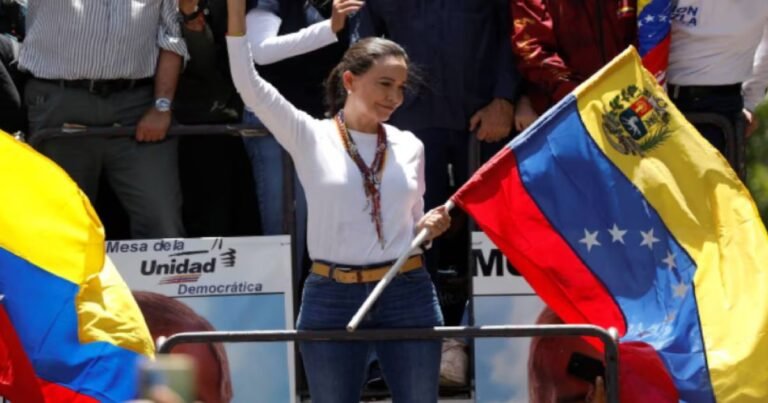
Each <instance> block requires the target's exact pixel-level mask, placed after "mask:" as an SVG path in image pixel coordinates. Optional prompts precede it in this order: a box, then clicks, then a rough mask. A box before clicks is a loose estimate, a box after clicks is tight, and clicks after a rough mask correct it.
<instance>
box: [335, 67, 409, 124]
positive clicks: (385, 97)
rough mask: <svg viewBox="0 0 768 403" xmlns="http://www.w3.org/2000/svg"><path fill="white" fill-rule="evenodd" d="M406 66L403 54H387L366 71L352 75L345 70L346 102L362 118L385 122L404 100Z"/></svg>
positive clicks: (406, 75) (406, 76) (406, 77)
mask: <svg viewBox="0 0 768 403" xmlns="http://www.w3.org/2000/svg"><path fill="white" fill-rule="evenodd" d="M407 79H408V66H407V64H406V63H405V60H404V59H403V58H402V57H395V56H387V57H382V58H380V59H378V60H376V61H375V62H374V63H373V65H372V66H371V68H370V69H368V71H366V72H365V73H363V74H361V75H355V74H353V73H351V72H349V71H347V72H345V73H344V86H345V87H346V89H347V90H348V91H349V93H348V96H347V103H348V104H350V103H351V104H353V105H351V106H353V108H351V109H352V110H354V111H355V113H359V114H363V115H365V116H364V118H366V119H371V120H375V121H376V122H384V121H387V120H388V119H389V117H390V116H391V115H392V113H393V112H395V110H396V109H397V108H398V107H399V106H400V105H401V104H402V103H403V91H404V89H405V83H406V80H407Z"/></svg>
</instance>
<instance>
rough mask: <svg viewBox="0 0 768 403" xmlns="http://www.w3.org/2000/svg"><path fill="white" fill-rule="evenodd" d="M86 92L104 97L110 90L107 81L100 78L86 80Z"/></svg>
mask: <svg viewBox="0 0 768 403" xmlns="http://www.w3.org/2000/svg"><path fill="white" fill-rule="evenodd" d="M88 92H90V93H91V94H94V95H98V96H100V97H104V98H106V97H107V96H109V94H110V93H111V92H112V91H111V88H110V85H109V82H107V81H100V80H90V81H88Z"/></svg>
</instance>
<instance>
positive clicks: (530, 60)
mask: <svg viewBox="0 0 768 403" xmlns="http://www.w3.org/2000/svg"><path fill="white" fill-rule="evenodd" d="M620 3H629V5H630V6H631V7H634V6H635V3H636V1H634V0H630V1H629V2H627V1H626V0H624V1H620V0H510V12H511V14H512V19H513V21H514V24H513V25H512V29H511V31H512V32H511V33H510V37H511V40H512V48H513V49H514V52H515V55H516V57H517V61H516V62H517V67H518V70H519V71H520V73H522V75H523V77H524V78H525V79H526V80H527V81H528V87H527V94H528V96H529V97H530V98H531V101H532V104H533V108H534V109H535V110H536V112H537V113H539V114H541V113H543V112H544V111H546V110H547V109H548V108H549V107H551V106H552V105H554V104H555V103H557V101H559V100H560V99H562V98H563V97H564V96H565V95H567V94H568V93H569V92H571V90H573V89H574V88H576V86H577V85H578V84H579V83H581V82H582V81H584V80H586V79H587V78H589V77H590V76H591V75H592V74H594V73H595V72H596V71H597V70H599V69H600V68H601V67H602V66H604V65H605V64H606V63H608V62H609V61H610V60H611V59H612V58H613V57H614V56H616V55H618V54H619V53H620V52H621V51H623V50H624V49H625V48H626V47H627V46H628V45H631V44H635V42H636V32H637V28H636V26H635V24H636V23H635V21H636V20H635V15H634V12H632V13H629V14H626V13H625V14H624V15H622V16H619V9H620V8H621V6H620ZM598 4H601V5H602V7H601V8H600V9H598V7H597V5H598ZM598 14H601V15H602V18H601V19H602V44H601V40H600V36H601V32H600V28H599V25H598V24H597V21H598V18H599V15H598Z"/></svg>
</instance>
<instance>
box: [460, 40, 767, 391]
mask: <svg viewBox="0 0 768 403" xmlns="http://www.w3.org/2000/svg"><path fill="white" fill-rule="evenodd" d="M453 200H454V201H455V202H456V203H457V204H458V205H460V206H461V207H462V208H464V209H465V210H466V211H468V212H469V213H470V214H471V215H472V216H474V218H475V219H476V220H477V222H478V223H479V225H480V227H481V228H482V229H483V231H485V233H486V234H487V235H488V236H489V237H490V238H491V240H493V242H494V243H495V244H496V245H497V246H499V248H500V249H501V250H502V251H503V252H504V253H505V254H506V255H507V257H508V258H509V259H510V261H511V262H512V264H513V265H514V266H515V267H516V268H518V270H519V271H520V272H521V273H522V274H523V275H524V276H525V277H526V279H527V280H528V281H529V283H530V284H531V286H532V287H533V288H534V289H535V290H536V292H537V293H538V294H539V295H540V296H541V297H542V299H543V300H544V301H545V302H546V303H547V304H548V305H549V306H550V307H551V308H552V309H553V310H554V311H555V312H556V313H557V314H558V315H559V316H561V317H562V318H563V319H564V320H565V321H566V322H567V323H592V324H596V325H599V326H602V327H605V328H608V327H615V328H617V329H618V330H619V332H620V335H621V347H625V348H624V349H623V350H620V365H623V368H624V369H627V370H630V371H631V370H632V369H633V368H632V366H633V365H634V364H633V362H632V358H633V357H632V354H631V353H630V354H624V353H623V351H630V350H632V349H629V347H637V346H645V347H648V350H649V351H651V352H652V354H655V355H657V357H658V359H659V360H660V361H661V362H662V363H663V367H664V368H665V371H660V372H661V373H655V371H648V370H644V369H642V368H634V370H635V371H634V372H635V373H636V375H639V376H641V377H643V378H644V379H645V380H651V381H653V380H654V379H655V380H657V381H658V382H656V384H658V385H663V384H664V382H665V380H664V379H662V378H661V377H666V376H668V377H669V379H670V380H671V381H672V382H673V383H674V386H675V389H676V390H677V393H678V394H679V399H680V401H683V402H696V403H703V402H715V401H716V402H721V403H724V402H739V403H741V402H766V401H768V370H766V357H768V273H767V272H766V271H767V270H768V269H766V263H765V262H768V235H766V231H765V227H764V226H763V223H762V221H761V220H760V218H759V215H758V212H757V209H756V207H755V204H754V202H753V200H752V199H751V197H750V194H749V193H748V191H747V190H746V188H745V187H744V185H743V184H742V183H741V182H740V181H739V179H738V177H737V175H736V174H735V173H734V172H733V171H732V170H731V168H730V167H729V165H728V162H727V161H726V160H725V159H724V158H723V157H722V156H721V155H720V154H719V153H718V152H717V151H716V150H715V149H714V148H713V147H712V146H710V144H709V143H707V141H706V140H705V139H704V138H702V137H701V136H700V135H699V134H698V133H697V132H696V131H695V129H694V128H693V126H691V125H690V124H689V123H688V122H687V121H686V120H685V119H684V118H683V117H682V115H681V114H680V112H679V111H678V110H677V109H676V108H675V106H674V105H672V103H671V102H670V101H669V99H668V98H667V97H666V95H665V94H664V92H663V90H662V89H661V88H660V87H659V86H658V84H657V83H656V81H655V80H654V78H653V77H652V76H651V75H650V74H648V72H647V71H646V70H644V69H643V68H642V66H641V63H640V58H639V56H638V55H637V53H636V52H635V51H634V50H633V49H629V50H627V51H625V52H624V53H622V54H621V55H620V56H619V57H617V58H616V59H615V60H614V61H613V62H611V64H610V65H608V66H607V67H605V68H604V69H603V70H601V71H600V72H599V73H598V74H596V75H595V76H594V77H593V78H591V79H590V80H588V81H587V82H586V83H584V84H582V85H581V86H580V87H578V88H577V89H576V91H575V92H574V93H573V94H572V95H570V96H569V97H568V98H565V99H563V100H562V101H561V102H560V103H559V104H558V105H556V106H555V107H554V108H553V109H552V110H551V111H550V112H549V113H547V114H546V115H544V116H543V117H542V118H541V119H539V120H538V121H537V122H536V123H535V124H534V125H533V126H532V127H531V128H530V129H529V130H528V131H527V132H525V133H523V134H522V135H521V136H520V137H519V138H516V139H515V140H513V141H512V142H511V143H510V144H509V145H508V146H507V147H505V148H504V149H503V150H502V151H501V152H500V153H499V154H497V155H496V156H495V157H494V158H493V159H492V160H491V161H489V162H488V163H487V164H486V165H485V166H483V167H482V168H481V169H480V170H479V171H478V172H477V173H476V174H475V176H474V177H473V178H472V179H471V180H470V181H469V182H468V183H467V184H466V185H465V186H464V187H462V189H460V190H459V192H457V194H456V195H454V197H453ZM634 351H635V352H636V351H638V350H637V349H634ZM627 358H629V359H630V360H629V362H628V360H627ZM646 358H648V357H646ZM623 373H624V372H622V374H623ZM620 385H621V388H622V393H621V394H622V402H624V401H625V399H624V396H627V393H634V396H631V395H630V397H629V398H628V399H627V400H626V401H641V402H642V401H657V400H649V399H645V398H644V397H646V396H647V393H648V389H645V390H638V389H637V388H633V385H628V384H627V382H626V380H625V379H622V381H621V384H620ZM629 399H632V400H629ZM675 401H677V399H676V398H675Z"/></svg>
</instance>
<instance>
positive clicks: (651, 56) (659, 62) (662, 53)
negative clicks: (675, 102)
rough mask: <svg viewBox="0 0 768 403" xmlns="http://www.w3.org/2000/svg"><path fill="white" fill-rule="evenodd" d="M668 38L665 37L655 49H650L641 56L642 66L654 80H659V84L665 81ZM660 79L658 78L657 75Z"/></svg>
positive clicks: (667, 62)
mask: <svg viewBox="0 0 768 403" xmlns="http://www.w3.org/2000/svg"><path fill="white" fill-rule="evenodd" d="M669 38H670V35H667V37H666V38H664V40H663V41H661V42H659V44H658V45H656V47H654V48H653V49H651V50H650V51H649V52H648V53H647V54H646V55H645V56H643V66H645V68H646V69H647V70H648V71H650V72H651V74H653V76H654V77H656V79H659V78H661V80H659V82H662V83H663V82H664V81H666V71H667V66H669ZM660 74H661V75H662V77H659V75H660Z"/></svg>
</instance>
